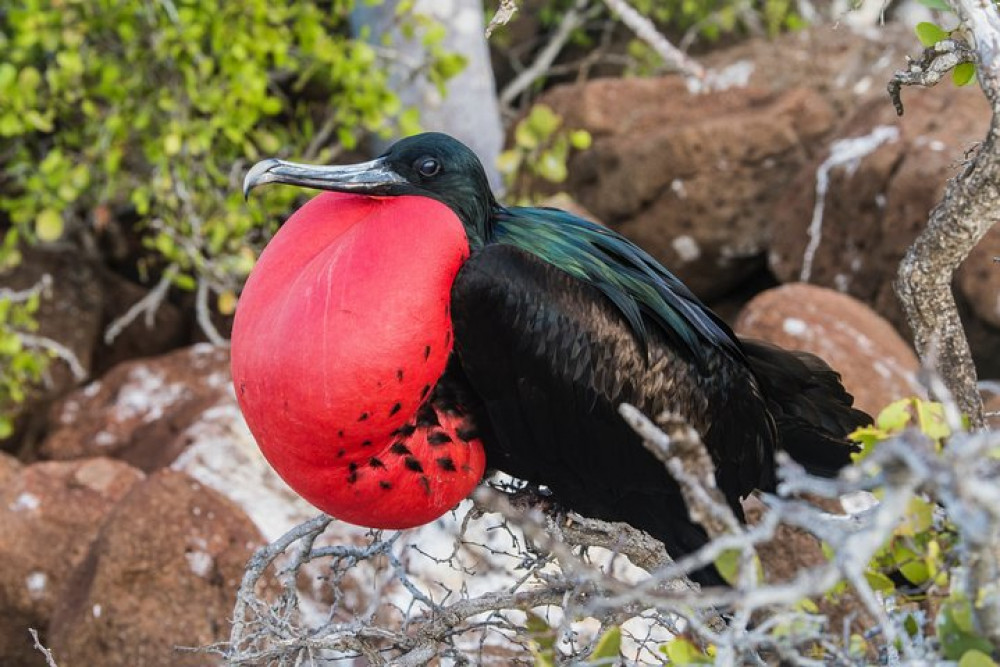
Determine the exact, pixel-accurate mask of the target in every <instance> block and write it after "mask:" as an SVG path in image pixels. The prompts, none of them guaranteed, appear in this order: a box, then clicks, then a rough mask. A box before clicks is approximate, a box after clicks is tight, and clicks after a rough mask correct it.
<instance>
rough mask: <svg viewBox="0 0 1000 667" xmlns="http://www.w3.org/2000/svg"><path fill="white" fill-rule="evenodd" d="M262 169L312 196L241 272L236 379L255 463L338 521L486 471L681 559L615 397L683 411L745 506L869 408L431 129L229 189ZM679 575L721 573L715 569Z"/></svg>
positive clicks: (823, 466)
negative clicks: (370, 151) (621, 524)
mask: <svg viewBox="0 0 1000 667" xmlns="http://www.w3.org/2000/svg"><path fill="white" fill-rule="evenodd" d="M269 182H276V183H286V184H292V185H298V186H305V187H309V188H315V189H320V190H326V191H329V192H326V193H323V194H321V195H319V196H318V197H316V198H314V199H312V200H311V201H310V202H308V203H307V204H306V205H305V206H304V207H303V208H301V209H300V210H299V211H298V212H296V213H295V214H294V215H292V216H291V218H290V219H289V220H288V221H287V222H286V223H285V225H284V226H283V227H282V228H281V229H280V230H279V231H278V233H277V234H276V235H275V237H274V238H273V240H272V241H271V242H270V244H269V245H268V247H267V248H266V249H265V250H264V252H263V253H262V255H261V257H260V260H259V262H258V264H257V266H256V267H255V268H254V270H253V272H252V274H251V276H250V278H249V280H248V282H247V284H246V287H245V289H244V291H243V293H242V295H241V297H240V303H239V306H238V309H237V311H236V320H235V323H234V327H233V335H232V369H233V381H234V384H235V386H236V390H237V396H238V398H239V402H240V405H241V407H242V410H243V412H244V414H245V415H246V418H247V422H248V424H249V426H250V428H251V430H252V432H253V434H254V436H255V437H256V439H257V441H258V443H259V444H260V446H261V448H262V450H263V452H264V454H265V455H266V456H267V458H268V459H269V461H270V462H271V464H272V465H273V466H274V467H275V469H276V470H277V471H278V472H279V474H281V475H282V476H283V477H284V478H285V480H286V481H287V482H288V483H289V484H290V485H291V486H292V487H293V488H294V489H296V490H297V491H298V492H299V493H300V494H302V495H303V496H304V497H305V498H306V499H307V500H309V501H311V502H312V503H313V504H315V505H316V506H318V507H319V508H320V509H323V510H324V511H326V512H328V513H329V514H331V515H333V516H335V517H337V518H341V519H343V520H346V521H349V522H353V523H357V524H360V525H364V526H370V527H379V528H406V527H411V526H414V525H418V524H422V523H425V522H427V521H430V520H433V519H434V518H436V517H438V516H440V515H441V514H443V513H444V512H446V511H448V510H449V509H450V508H452V507H453V506H454V505H455V504H456V503H457V502H458V501H459V500H461V499H462V498H463V497H465V496H466V495H467V494H468V493H469V492H470V491H471V490H472V488H474V486H475V485H476V484H478V483H479V481H480V478H481V476H482V475H483V472H484V469H485V468H487V467H488V468H489V469H492V470H499V471H503V472H506V473H508V474H510V475H512V476H513V477H516V478H518V479H520V480H523V481H525V482H527V483H530V484H533V485H537V486H540V487H545V488H547V489H548V490H549V492H550V493H551V494H552V496H553V498H554V500H555V501H556V502H557V503H558V504H559V505H561V506H562V507H564V508H568V509H572V510H575V511H576V512H579V513H580V514H583V515H586V516H591V517H596V518H600V519H606V520H614V521H625V522H627V523H629V524H631V525H632V526H634V527H636V528H639V529H642V530H645V531H647V532H648V533H650V534H651V535H652V536H654V537H656V538H657V539H659V540H661V541H662V542H663V543H664V545H665V547H666V548H667V551H668V553H670V554H671V555H672V556H674V557H678V556H681V555H683V554H686V553H689V552H691V551H693V550H695V549H697V548H699V547H700V546H702V545H703V544H704V543H705V542H706V540H707V537H706V534H705V532H704V530H703V529H702V528H701V527H700V526H698V525H696V524H695V523H693V522H692V521H691V520H690V518H689V517H688V512H687V509H686V507H685V505H684V501H683V499H682V497H681V494H680V491H679V489H678V486H677V484H676V483H675V482H674V481H673V480H672V479H671V477H670V476H669V475H668V473H667V472H666V470H665V469H664V467H663V466H662V465H661V464H660V463H658V462H657V460H656V459H655V458H654V457H653V455H652V454H650V453H649V452H648V451H647V450H646V449H645V448H644V447H643V446H642V444H641V442H640V440H639V438H638V437H637V436H636V435H635V433H633V432H632V431H631V429H630V428H629V427H628V426H627V425H626V424H625V422H624V421H623V420H622V419H621V418H620V417H619V415H618V412H617V409H618V406H619V405H620V404H621V403H630V404H632V405H635V406H636V407H638V408H639V409H640V410H642V411H643V412H645V413H646V414H648V415H652V416H655V415H659V414H660V413H662V412H664V411H670V412H672V413H675V414H678V415H680V416H682V417H683V418H684V419H685V420H687V421H688V422H689V423H690V424H691V425H692V426H693V427H694V428H695V429H696V430H697V431H698V432H699V434H700V435H701V437H702V438H703V440H704V443H705V445H706V447H707V448H708V450H709V452H710V454H711V456H712V459H713V461H714V463H715V466H716V477H717V482H718V487H719V488H720V489H721V490H722V492H723V493H724V495H725V497H726V498H727V500H728V502H729V503H730V505H731V506H732V508H733V510H734V511H735V512H736V513H737V514H738V515H739V516H741V517H742V510H741V505H740V499H741V498H742V497H744V496H746V495H747V494H749V493H751V492H752V491H753V490H755V489H761V490H765V491H766V490H771V489H773V488H774V485H775V462H774V454H775V451H776V450H779V449H783V450H785V451H787V452H788V453H789V454H790V455H791V456H792V457H793V458H795V459H796V460H798V461H799V462H800V463H802V464H803V465H805V466H806V468H807V469H809V470H811V471H812V472H814V473H818V474H824V475H833V474H835V473H836V472H837V471H838V470H839V469H840V468H841V467H842V466H844V465H846V464H847V463H849V461H850V454H851V452H852V451H853V447H852V445H851V444H850V442H849V441H848V440H847V438H846V435H847V434H848V433H849V432H850V431H852V430H854V429H855V428H856V427H858V426H861V425H864V424H867V423H870V417H869V416H868V415H866V414H865V413H863V412H861V411H859V410H857V409H855V408H853V407H852V402H853V399H852V397H851V396H850V394H848V393H847V392H846V391H845V390H844V388H843V386H842V385H841V382H840V377H839V375H838V374H837V373H836V372H834V371H833V370H831V369H830V367H829V366H828V365H827V364H826V363H824V362H823V361H822V360H820V359H819V358H818V357H815V356H813V355H810V354H807V353H803V352H792V351H786V350H783V349H779V348H777V347H774V346H771V345H768V344H765V343H761V342H754V341H749V340H742V339H740V338H738V337H737V336H736V335H734V333H733V332H732V330H731V329H730V328H729V327H728V326H727V325H726V324H725V323H724V322H723V321H722V320H721V319H720V318H719V317H718V316H717V315H716V314H715V313H713V312H712V311H711V310H710V309H709V308H707V307H706V306H705V305H704V304H703V303H702V302H701V301H699V300H698V298H697V297H696V296H695V295H694V294H693V293H692V292H691V291H690V290H689V289H688V288H687V287H686V286H685V285H684V284H683V283H682V282H681V281H680V280H678V279H677V278H676V277H675V276H674V275H673V274H672V273H670V272H669V271H668V270H667V269H666V268H664V267H663V266H662V265H661V264H660V263H659V262H658V261H657V260H655V259H654V258H653V257H652V256H651V255H649V254H648V253H647V252H645V251H643V250H642V249H641V248H639V247H637V246H636V245H635V244H633V243H631V242H630V241H628V240H627V239H626V238H624V237H623V236H621V235H620V234H618V233H616V232H615V231H613V230H611V229H609V228H607V227H604V226H601V225H599V224H596V223H594V222H589V221H587V220H584V219H582V218H579V217H576V216H574V215H572V214H570V213H567V212H565V211H562V210H558V209H553V208H529V207H505V206H502V205H501V204H500V203H498V202H497V200H496V198H495V197H494V195H493V193H492V192H491V190H490V187H489V184H488V181H487V177H486V174H485V172H484V170H483V167H482V165H481V163H480V162H479V160H478V159H477V157H476V156H475V154H474V153H473V152H472V151H471V150H470V149H469V148H467V147H466V146H465V145H463V144H462V143H460V142H459V141H457V140H455V139H453V138H451V137H449V136H447V135H445V134H439V133H426V134H420V135H417V136H414V137H410V138H407V139H403V140H401V141H399V142H397V143H396V144H394V145H393V146H392V147H391V148H390V149H389V150H388V151H387V152H386V153H384V154H383V155H382V156H380V157H378V158H377V159H375V160H372V161H369V162H365V163H362V164H356V165H349V166H310V165H302V164H295V163H290V162H285V161H281V160H277V159H269V160H265V161H263V162H260V163H258V164H257V165H255V166H254V167H253V168H252V169H251V170H250V171H249V173H248V174H247V177H246V180H245V185H244V193H245V194H248V193H249V191H250V190H251V189H252V188H254V187H256V186H258V185H260V184H263V183H269ZM694 578H695V579H696V580H698V581H700V582H701V583H705V584H715V583H720V582H721V579H720V577H719V575H718V573H717V572H716V571H715V570H714V569H712V568H708V569H705V570H702V571H699V572H697V573H695V575H694Z"/></svg>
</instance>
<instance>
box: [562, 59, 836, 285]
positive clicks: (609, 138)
mask: <svg viewBox="0 0 1000 667" xmlns="http://www.w3.org/2000/svg"><path fill="white" fill-rule="evenodd" d="M544 101H545V102H546V103H548V104H550V105H551V106H552V107H553V108H554V109H555V110H556V111H557V112H558V113H560V114H562V115H563V116H564V117H565V124H566V125H567V126H568V127H574V128H585V129H587V130H589V131H590V132H591V134H592V135H593V137H594V141H593V145H592V146H591V148H590V149H589V150H587V151H586V152H583V153H580V154H577V155H576V156H574V158H573V159H572V160H571V163H570V170H569V173H570V177H569V180H568V181H567V182H566V184H565V187H566V189H567V190H568V191H569V192H570V193H571V194H572V196H573V197H574V198H575V199H576V200H577V201H579V202H580V204H582V205H583V206H584V207H586V208H587V209H589V210H591V211H593V212H594V214H595V215H596V216H597V217H598V218H599V219H601V220H602V221H604V222H605V223H607V224H609V225H611V226H612V227H614V228H616V229H618V231H620V232H622V233H623V234H625V235H626V236H628V237H629V238H631V239H632V240H634V241H636V242H637V243H638V244H639V245H641V246H642V247H643V248H645V249H646V250H648V251H649V252H651V253H652V254H653V255H654V256H656V257H657V258H658V259H659V260H661V261H662V262H664V263H665V264H666V265H667V266H668V267H670V269H671V270H672V271H674V272H675V273H676V274H677V275H678V277H680V278H681V279H682V280H684V281H685V282H686V283H688V285H689V286H690V287H691V288H692V289H693V290H694V291H695V292H696V293H697V294H699V296H701V297H703V298H705V299H712V298H715V297H717V296H720V295H722V294H725V293H726V292H727V291H729V290H730V289H732V288H733V287H734V286H736V285H737V284H738V283H740V282H741V281H742V280H744V279H745V278H746V277H747V276H749V275H750V274H751V273H753V272H754V271H757V270H758V269H760V267H761V266H762V264H763V256H764V253H765V250H766V241H767V229H768V224H769V220H770V217H771V214H772V210H771V209H772V208H773V207H774V205H775V204H776V202H777V200H778V198H779V194H780V193H781V191H782V189H783V187H784V186H785V184H787V182H788V181H789V180H790V179H791V178H792V177H793V176H794V174H795V173H796V172H797V171H798V169H800V168H801V166H802V165H803V164H805V163H806V162H808V161H809V159H810V157H811V150H812V149H811V146H814V145H818V144H819V143H820V139H821V138H822V137H823V136H824V135H825V134H826V133H828V132H830V131H831V129H832V128H833V127H834V122H835V120H836V116H835V114H834V112H833V109H832V108H831V106H830V105H829V104H828V103H827V102H826V100H824V98H823V97H822V96H821V95H819V94H818V93H816V92H813V91H810V90H807V89H795V90H790V91H786V92H780V93H776V92H772V91H766V90H761V89H749V88H744V89H734V90H727V91H720V92H713V93H708V94H704V95H696V96H693V95H691V94H689V93H688V92H687V90H686V89H685V87H684V83H683V82H682V81H680V80H678V79H676V78H671V79H599V80H596V81H591V82H588V83H586V84H581V85H578V86H567V87H561V88H558V89H556V90H554V91H552V92H551V93H549V94H548V95H546V97H545V98H544Z"/></svg>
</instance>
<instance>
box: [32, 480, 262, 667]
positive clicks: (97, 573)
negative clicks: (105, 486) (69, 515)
mask: <svg viewBox="0 0 1000 667" xmlns="http://www.w3.org/2000/svg"><path fill="white" fill-rule="evenodd" d="M260 541H261V540H260V535H259V533H258V532H257V530H256V528H254V526H253V524H252V523H251V522H250V520H249V519H247V518H246V516H245V515H244V514H243V513H242V512H241V511H240V510H239V509H238V508H237V507H235V506H234V505H233V504H232V503H230V502H229V501H227V500H226V499H224V498H223V497H222V496H220V495H218V494H217V493H215V492H214V491H212V490H211V489H208V488H207V487H205V486H203V485H201V484H199V483H198V482H196V481H194V480H193V479H191V478H190V477H189V476H187V475H185V474H183V473H179V472H174V471H170V470H162V471H160V472H158V473H156V474H154V475H152V476H151V477H150V478H149V479H147V480H146V481H145V482H143V483H141V484H139V485H137V486H136V487H135V488H133V489H132V492H131V493H129V494H128V496H127V497H126V498H124V499H123V500H122V502H121V503H119V504H118V505H117V507H116V508H115V509H114V511H113V512H111V514H110V515H109V516H108V518H107V520H106V521H105V523H104V526H103V527H102V528H101V531H100V534H99V536H98V538H97V540H96V541H95V542H94V544H93V546H92V547H91V549H90V551H89V553H88V554H87V557H86V558H85V559H84V561H83V563H82V564H81V565H80V566H79V567H78V568H77V569H76V571H75V572H74V573H73V575H72V578H71V580H70V582H69V584H68V586H67V587H66V589H65V592H64V594H63V596H62V598H61V600H60V601H59V604H58V607H57V609H56V611H55V614H54V616H53V621H52V625H51V631H50V637H49V642H50V643H49V647H50V648H51V649H52V650H53V652H54V653H55V657H56V659H57V660H58V661H59V664H60V666H61V667H74V665H107V666H114V665H122V666H125V665H146V666H147V667H155V666H157V665H164V666H166V665H204V664H211V663H213V662H214V661H213V660H212V659H211V658H209V656H206V655H205V654H191V653H183V652H179V651H177V650H176V647H181V646H186V647H197V646H205V645H208V644H210V643H213V642H217V641H220V640H224V639H226V638H228V632H229V621H228V618H229V616H230V614H231V612H232V608H233V604H234V601H235V591H236V588H237V586H238V585H239V582H240V580H241V578H242V574H243V568H244V566H245V564H246V562H247V559H248V558H249V556H250V555H251V553H252V551H253V549H254V548H256V547H257V546H259V544H260Z"/></svg>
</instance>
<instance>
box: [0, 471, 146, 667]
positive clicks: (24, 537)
mask: <svg viewBox="0 0 1000 667" xmlns="http://www.w3.org/2000/svg"><path fill="white" fill-rule="evenodd" d="M142 477H143V475H142V473H141V472H140V471H138V470H136V469H135V468H133V467H132V466H129V465H128V464H126V463H123V462H121V461H113V460H111V459H106V458H94V459H86V460H82V461H46V462H41V463H34V464H32V465H28V466H22V465H20V464H18V463H17V462H16V461H15V460H14V459H13V458H11V457H8V456H6V455H4V454H0V563H3V567H2V568H0V664H3V665H36V664H37V665H43V664H44V660H43V658H42V655H41V654H40V653H39V652H37V651H36V650H35V649H34V648H32V645H31V637H30V636H29V635H28V628H35V629H37V630H39V631H41V632H42V633H43V639H44V630H45V628H47V627H48V625H49V619H50V617H51V615H52V612H53V609H54V607H55V605H56V603H57V601H58V600H59V598H60V596H61V590H62V588H63V586H64V584H65V583H66V580H67V578H68V577H69V574H70V572H72V570H73V568H74V567H76V566H77V565H79V563H80V562H81V561H82V560H83V558H84V556H85V555H86V553H87V550H88V548H89V547H90V543H91V542H92V541H93V540H94V538H95V537H96V536H97V532H98V529H99V528H100V526H101V522H102V521H103V519H104V517H105V515H106V514H107V513H108V512H109V511H110V510H111V508H112V507H113V506H114V505H115V503H117V502H118V501H119V500H120V499H121V498H122V497H123V496H124V495H125V494H126V493H127V492H128V491H129V489H130V488H131V487H132V485H134V484H135V483H136V482H138V481H139V480H141V479H142Z"/></svg>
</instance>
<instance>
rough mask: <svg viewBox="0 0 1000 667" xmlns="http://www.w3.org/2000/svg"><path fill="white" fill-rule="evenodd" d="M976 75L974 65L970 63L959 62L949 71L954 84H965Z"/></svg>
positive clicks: (970, 81)
mask: <svg viewBox="0 0 1000 667" xmlns="http://www.w3.org/2000/svg"><path fill="white" fill-rule="evenodd" d="M975 77H976V66H975V65H974V64H972V63H959V64H957V65H955V69H953V70H952V71H951V80H952V82H953V83H954V84H955V85H956V86H967V85H969V84H970V83H972V80H973V79H974V78H975Z"/></svg>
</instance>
